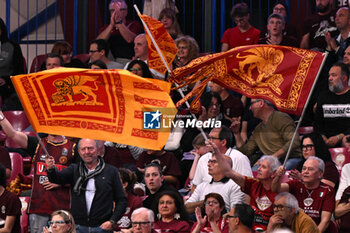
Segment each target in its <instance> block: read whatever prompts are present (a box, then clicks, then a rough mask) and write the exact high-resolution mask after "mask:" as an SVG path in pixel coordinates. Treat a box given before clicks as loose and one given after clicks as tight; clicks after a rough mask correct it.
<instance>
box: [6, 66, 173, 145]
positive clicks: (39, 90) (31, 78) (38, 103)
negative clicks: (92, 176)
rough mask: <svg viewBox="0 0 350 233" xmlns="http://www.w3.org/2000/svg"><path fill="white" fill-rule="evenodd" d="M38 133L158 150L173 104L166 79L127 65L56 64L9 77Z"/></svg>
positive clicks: (166, 134) (171, 117) (167, 132)
mask: <svg viewBox="0 0 350 233" xmlns="http://www.w3.org/2000/svg"><path fill="white" fill-rule="evenodd" d="M11 79H12V82H13V84H14V86H15V88H16V91H17V93H18V96H19V98H20V100H21V102H22V105H23V107H24V109H25V111H26V114H27V116H28V118H29V120H30V122H31V124H32V126H33V128H34V130H35V131H36V132H43V133H49V134H59V135H66V136H71V137H80V138H91V139H99V140H108V141H112V142H117V143H122V144H127V145H133V146H138V147H143V148H148V149H155V150H159V149H161V148H162V147H163V146H164V144H165V143H166V142H167V140H168V137H169V130H170V128H168V129H162V128H161V121H162V119H163V118H164V117H165V115H166V117H167V118H168V119H167V120H168V121H171V120H172V119H173V118H174V116H175V114H176V108H175V106H174V103H173V102H172V100H171V98H170V97H169V94H168V91H169V90H170V86H169V85H170V84H169V83H167V82H163V81H160V80H154V79H145V78H141V77H139V76H137V75H134V74H132V73H130V72H129V71H126V70H86V69H73V68H58V69H52V70H46V71H42V72H38V73H33V74H27V75H18V76H14V77H12V78H11Z"/></svg>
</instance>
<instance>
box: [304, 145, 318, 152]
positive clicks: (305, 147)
mask: <svg viewBox="0 0 350 233" xmlns="http://www.w3.org/2000/svg"><path fill="white" fill-rule="evenodd" d="M314 146H315V145H314V144H306V145H302V146H301V149H302V150H303V149H306V150H307V151H309V150H312V148H313V147H314Z"/></svg>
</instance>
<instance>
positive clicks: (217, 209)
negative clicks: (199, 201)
mask: <svg viewBox="0 0 350 233" xmlns="http://www.w3.org/2000/svg"><path fill="white" fill-rule="evenodd" d="M204 208H205V216H204V217H202V213H201V209H200V208H199V207H197V208H196V210H195V213H196V218H197V222H196V223H195V224H194V225H193V227H192V230H191V233H203V232H208V233H209V232H221V233H225V232H228V220H227V219H226V218H224V217H223V214H224V213H225V202H224V199H223V198H222V196H221V195H220V194H218V193H208V194H207V195H205V198H204Z"/></svg>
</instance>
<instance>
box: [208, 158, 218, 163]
mask: <svg viewBox="0 0 350 233" xmlns="http://www.w3.org/2000/svg"><path fill="white" fill-rule="evenodd" d="M217 162H218V161H216V160H215V159H209V160H208V163H217Z"/></svg>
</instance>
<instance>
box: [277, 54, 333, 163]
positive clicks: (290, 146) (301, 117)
mask: <svg viewBox="0 0 350 233" xmlns="http://www.w3.org/2000/svg"><path fill="white" fill-rule="evenodd" d="M324 54H325V55H324V58H323V60H322V63H321V66H320V68H319V70H318V72H317V75H316V78H315V80H314V82H313V84H312V87H311V90H310V92H309V95H308V97H307V99H306V102H305V105H304V108H303V111H302V112H301V115H300V118H299V121H298V124H297V126H296V128H295V131H294V134H293V137H292V140H291V141H290V145H289V147H288V151H287V154H286V157H285V159H284V162H283V167H285V166H286V163H287V160H288V158H289V155H290V153H291V151H292V145H293V142H294V140H295V137H296V135H297V132H298V130H299V127H300V124H301V122H302V120H303V117H304V114H305V111H306V107H307V105H308V104H309V102H310V99H311V94H312V92H313V90H314V89H315V86H316V82H317V80H318V77H319V76H320V73H321V70H322V68H323V65H324V63H325V61H326V59H327V56H328V52H326V53H324Z"/></svg>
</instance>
